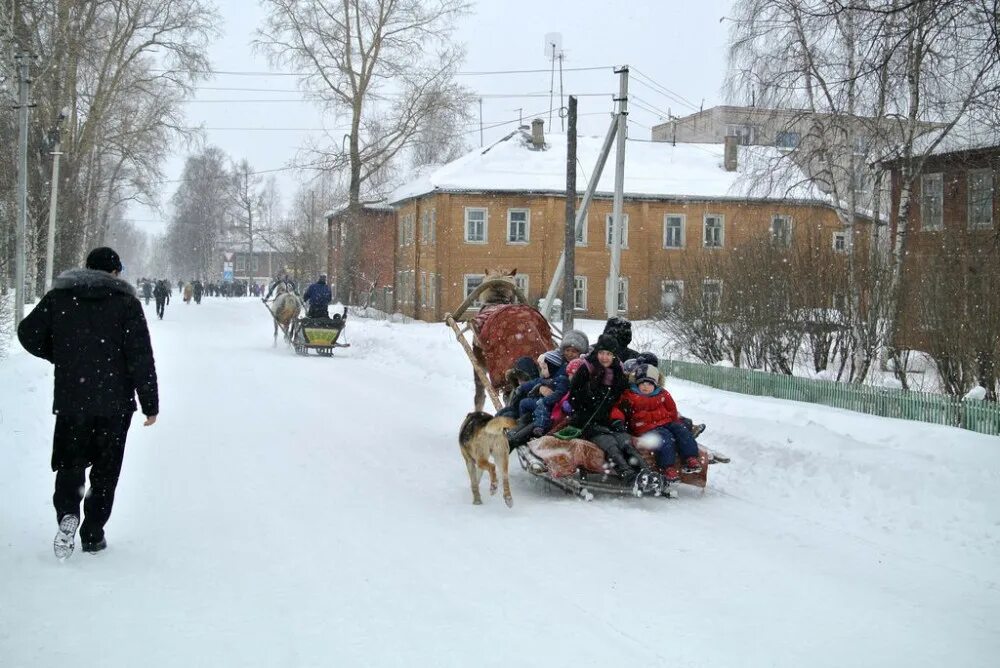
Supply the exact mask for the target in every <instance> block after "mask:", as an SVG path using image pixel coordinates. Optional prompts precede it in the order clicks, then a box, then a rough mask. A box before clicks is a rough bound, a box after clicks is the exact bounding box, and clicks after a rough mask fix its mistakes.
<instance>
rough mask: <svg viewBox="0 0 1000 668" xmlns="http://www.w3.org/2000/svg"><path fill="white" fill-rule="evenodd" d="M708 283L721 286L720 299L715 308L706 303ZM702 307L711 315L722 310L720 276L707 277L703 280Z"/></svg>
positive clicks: (720, 288) (720, 289)
mask: <svg viewBox="0 0 1000 668" xmlns="http://www.w3.org/2000/svg"><path fill="white" fill-rule="evenodd" d="M708 285H717V286H719V301H718V302H717V303H716V305H715V308H714V309H709V308H708V307H707V305H706V304H705V295H706V291H705V287H706V286H708ZM701 308H702V311H703V312H706V313H709V314H710V315H718V314H719V313H720V312H721V311H722V280H721V279H718V278H706V279H704V280H702V282H701Z"/></svg>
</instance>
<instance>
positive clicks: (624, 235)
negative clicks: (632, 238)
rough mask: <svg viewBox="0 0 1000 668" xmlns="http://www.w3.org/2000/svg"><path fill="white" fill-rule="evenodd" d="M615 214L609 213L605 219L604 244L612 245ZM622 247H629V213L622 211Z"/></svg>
mask: <svg viewBox="0 0 1000 668" xmlns="http://www.w3.org/2000/svg"><path fill="white" fill-rule="evenodd" d="M613 217H614V214H611V213H609V214H608V215H607V216H606V217H605V219H604V245H605V246H607V247H609V248H610V247H611V221H612V218H613ZM622 248H628V214H627V213H625V212H622Z"/></svg>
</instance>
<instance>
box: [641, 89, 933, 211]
mask: <svg viewBox="0 0 1000 668" xmlns="http://www.w3.org/2000/svg"><path fill="white" fill-rule="evenodd" d="M937 127H940V126H939V125H938V124H934V123H919V124H918V127H917V130H918V133H917V134H918V135H919V134H924V133H927V132H931V131H933V130H934V129H935V128H937ZM905 129H906V124H905V122H904V121H901V120H900V119H895V118H882V119H878V118H871V117H864V116H850V115H841V116H837V115H834V114H820V113H815V112H810V111H807V110H801V109H767V108H761V107H741V106H730V105H722V106H717V107H712V108H710V109H705V110H703V111H699V112H696V113H694V114H690V115H688V116H684V117H681V118H674V119H671V120H670V121H667V122H666V123H661V124H659V125H656V126H654V127H653V129H652V139H653V141H658V142H672V143H673V142H676V143H684V144H687V143H695V144H704V143H709V144H721V143H723V142H724V141H725V139H726V137H735V138H736V142H737V143H738V144H739V145H741V146H771V147H774V148H775V149H777V150H779V151H782V152H785V153H790V154H791V155H792V157H793V158H794V159H795V162H796V164H797V165H798V166H799V167H800V168H801V169H802V170H803V171H804V172H805V173H806V174H807V175H808V176H809V177H810V178H811V179H813V180H814V181H815V183H816V184H817V186H818V187H819V188H820V189H821V190H822V191H823V192H831V191H833V189H834V188H833V182H834V181H836V184H837V185H836V189H837V192H838V193H840V196H841V199H842V200H843V201H845V202H846V201H847V195H846V193H848V192H849V191H850V190H853V191H854V192H855V194H856V195H855V196H856V198H857V199H856V205H855V206H856V208H857V209H859V210H865V211H872V210H874V209H875V206H874V204H875V200H874V196H875V193H874V187H875V184H876V175H877V174H878V170H879V167H878V165H877V164H876V160H877V158H878V157H880V156H882V155H884V151H885V150H886V149H887V148H888V147H889V146H891V145H893V144H895V143H897V142H898V141H899V140H900V139H901V138H902V137H903V135H904V130H905ZM887 195H888V182H887V181H886V183H884V184H883V193H882V198H881V209H880V210H881V212H882V215H883V216H884V215H885V212H886V209H887V207H888V197H887Z"/></svg>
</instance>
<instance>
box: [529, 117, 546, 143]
mask: <svg viewBox="0 0 1000 668" xmlns="http://www.w3.org/2000/svg"><path fill="white" fill-rule="evenodd" d="M544 126H545V121H543V120H542V119H540V118H536V119H535V120H533V121H531V144H532V145H533V146H534V147H535V148H542V147H543V146H545V133H544V132H543V131H542V128H543V127H544Z"/></svg>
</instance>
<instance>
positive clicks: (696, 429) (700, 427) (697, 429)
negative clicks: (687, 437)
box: [691, 422, 705, 438]
mask: <svg viewBox="0 0 1000 668" xmlns="http://www.w3.org/2000/svg"><path fill="white" fill-rule="evenodd" d="M703 431H705V423H704V422H702V423H701V424H696V425H692V427H691V435H692V436H694V437H695V438H698V435H699V434H701V432H703Z"/></svg>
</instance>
